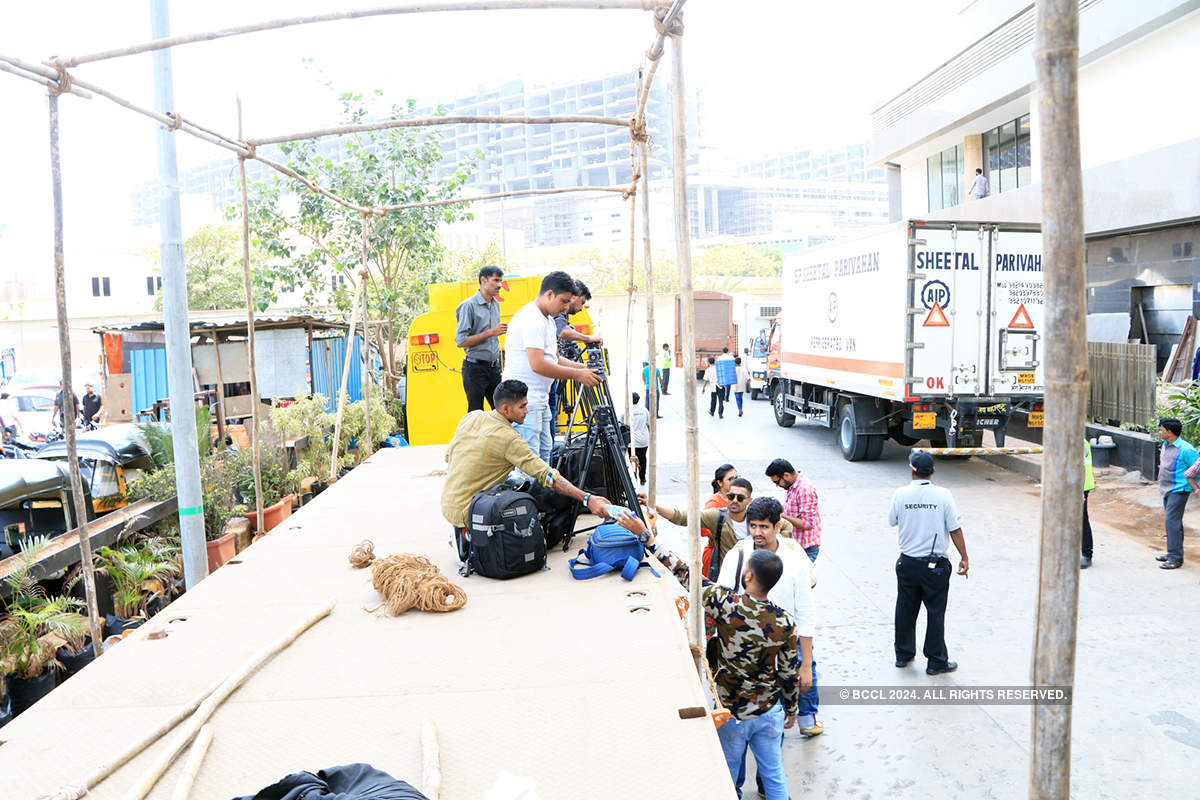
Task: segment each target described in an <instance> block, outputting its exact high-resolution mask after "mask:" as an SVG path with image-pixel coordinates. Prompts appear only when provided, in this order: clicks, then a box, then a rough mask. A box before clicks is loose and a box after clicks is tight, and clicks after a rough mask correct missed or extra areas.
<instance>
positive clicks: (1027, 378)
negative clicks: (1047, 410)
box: [1017, 372, 1037, 386]
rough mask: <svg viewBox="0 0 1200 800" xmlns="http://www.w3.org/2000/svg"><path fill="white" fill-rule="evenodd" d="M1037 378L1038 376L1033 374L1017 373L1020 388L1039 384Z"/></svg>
mask: <svg viewBox="0 0 1200 800" xmlns="http://www.w3.org/2000/svg"><path fill="white" fill-rule="evenodd" d="M1036 377H1037V376H1036V375H1035V374H1034V373H1032V372H1018V373H1017V385H1018V386H1033V385H1034V384H1035V383H1037V381H1036V380H1035V378H1036Z"/></svg>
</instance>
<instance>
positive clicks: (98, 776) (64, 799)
mask: <svg viewBox="0 0 1200 800" xmlns="http://www.w3.org/2000/svg"><path fill="white" fill-rule="evenodd" d="M223 682H224V681H223V680H222V681H220V682H218V683H217V684H215V685H213V686H210V687H208V688H207V689H205V690H204V691H203V692H201V693H200V694H198V695H196V696H195V697H193V698H192V700H191V701H190V702H189V703H187V704H186V705H183V706H180V707H179V708H178V709H177V710H176V711H175V713H173V714H172V715H171V716H169V717H167V718H166V719H165V720H163V721H162V722H161V723H159V725H158V726H157V727H156V728H154V730H152V731H150V732H149V733H147V734H146V735H145V736H143V737H142V738H141V739H139V740H138V741H136V742H134V743H133V744H131V745H129V746H128V747H126V748H125V749H124V750H122V751H121V752H120V753H118V754H117V755H116V756H114V757H113V758H111V759H109V760H108V761H106V762H104V763H103V764H100V765H99V766H98V767H96V768H95V769H93V770H92V771H91V772H89V773H88V774H87V775H85V776H83V778H81V779H80V780H78V781H76V782H75V783H68V784H65V785H64V786H62V787H60V788H59V789H58V791H56V792H54V793H52V794H43V795H40V796H39V797H38V800H79V798H81V797H83V796H84V795H86V794H87V793H88V791H90V790H91V789H93V788H95V787H96V786H98V785H99V784H100V782H101V781H103V780H104V779H105V778H107V777H108V776H109V775H112V774H113V773H114V772H116V771H117V770H118V769H120V768H121V767H123V766H124V765H125V764H126V763H127V762H128V761H130V760H132V759H133V758H135V757H137V756H139V755H141V754H142V753H144V752H145V751H146V748H148V747H150V746H151V745H152V744H154V743H155V742H157V741H159V740H160V739H162V737H164V736H166V735H167V734H168V733H170V732H171V729H172V728H174V727H175V726H176V725H178V724H179V723H180V721H181V720H183V719H185V718H187V717H188V716H190V715H191V713H192V712H193V711H195V710H196V709H197V708H199V707H200V704H201V703H203V702H204V700H205V698H207V697H208V696H209V695H211V694H212V693H213V692H215V691H216V690H217V687H218V686H220V685H221V683H223Z"/></svg>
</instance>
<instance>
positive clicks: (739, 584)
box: [733, 547, 746, 594]
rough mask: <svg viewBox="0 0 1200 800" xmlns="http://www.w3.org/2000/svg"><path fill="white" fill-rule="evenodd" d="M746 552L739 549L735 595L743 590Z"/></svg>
mask: <svg viewBox="0 0 1200 800" xmlns="http://www.w3.org/2000/svg"><path fill="white" fill-rule="evenodd" d="M745 555H746V551H745V550H743V549H742V548H740V547H739V548H738V563H737V571H736V572H735V573H733V593H734V594H737V593H738V592H740V591H741V589H742V559H743V558H744V557H745Z"/></svg>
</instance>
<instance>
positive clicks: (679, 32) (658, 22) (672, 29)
mask: <svg viewBox="0 0 1200 800" xmlns="http://www.w3.org/2000/svg"><path fill="white" fill-rule="evenodd" d="M669 11H670V8H668V7H667V6H665V5H659V6H656V7H655V9H654V30H656V31H658V33H660V34H662V35H663V36H670V37H673V38H676V39H677V38H679V37H680V36H683V14H682V13H681V14H676V15H675V21H674V22H672V23H671V24H670V25H666V24H664V23H663V20H664V19H666V16H667V12H669Z"/></svg>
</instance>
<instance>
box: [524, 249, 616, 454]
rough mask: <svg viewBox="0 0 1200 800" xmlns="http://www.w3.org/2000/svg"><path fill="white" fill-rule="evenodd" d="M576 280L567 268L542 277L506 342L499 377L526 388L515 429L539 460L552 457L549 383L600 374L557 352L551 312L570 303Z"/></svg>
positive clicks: (590, 379)
mask: <svg viewBox="0 0 1200 800" xmlns="http://www.w3.org/2000/svg"><path fill="white" fill-rule="evenodd" d="M575 290H576V286H575V281H574V280H573V279H572V278H571V276H570V275H568V274H567V273H565V272H551V273H550V274H549V275H547V276H546V277H545V278H543V279H542V285H541V287H540V291H541V293H540V294H539V295H538V296H537V299H535V300H534V301H533V302H531V303H528V304H526V305H525V306H523V307H522V308H521V309H520V310H519V311H518V312H517V313H516V314H514V315H513V317H512V320H511V321H510V322H509V323H508V338H507V340H506V341H505V343H504V374H503V375H502V379H503V380H517V381H521V382H523V383H524V384H525V385H526V386H528V387H529V413H528V414H527V415H525V417H524V422H522V423H520V424H518V425H517V431H518V432H520V434H521V436H523V437H524V438H525V441H526V442H528V443H529V447H530V449H532V450H533V451H534V452H535V453H536V454H537V455H538V457H540V458H541V459H542V461H549V460H550V450H551V447H552V446H553V444H554V439H553V434H552V429H551V425H550V384H552V383H553V382H554V379H555V378H566V379H569V380H573V381H578V382H579V383H582V384H584V385H586V386H596V385H598V384H599V383H600V377H599V376H598V375H596V373H595V372H594V371H592V370H591V369H588V368H587V367H585V366H584V365H583V364H580V363H579V362H577V361H572V360H571V359H569V358H564V357H562V356H561V355H559V352H558V334H557V331H556V330H555V328H554V317H555V315H557V314H561V313H562V312H564V311H566V310H567V308H569V307H570V305H571V302H572V300H573V299H574V297H575Z"/></svg>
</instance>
